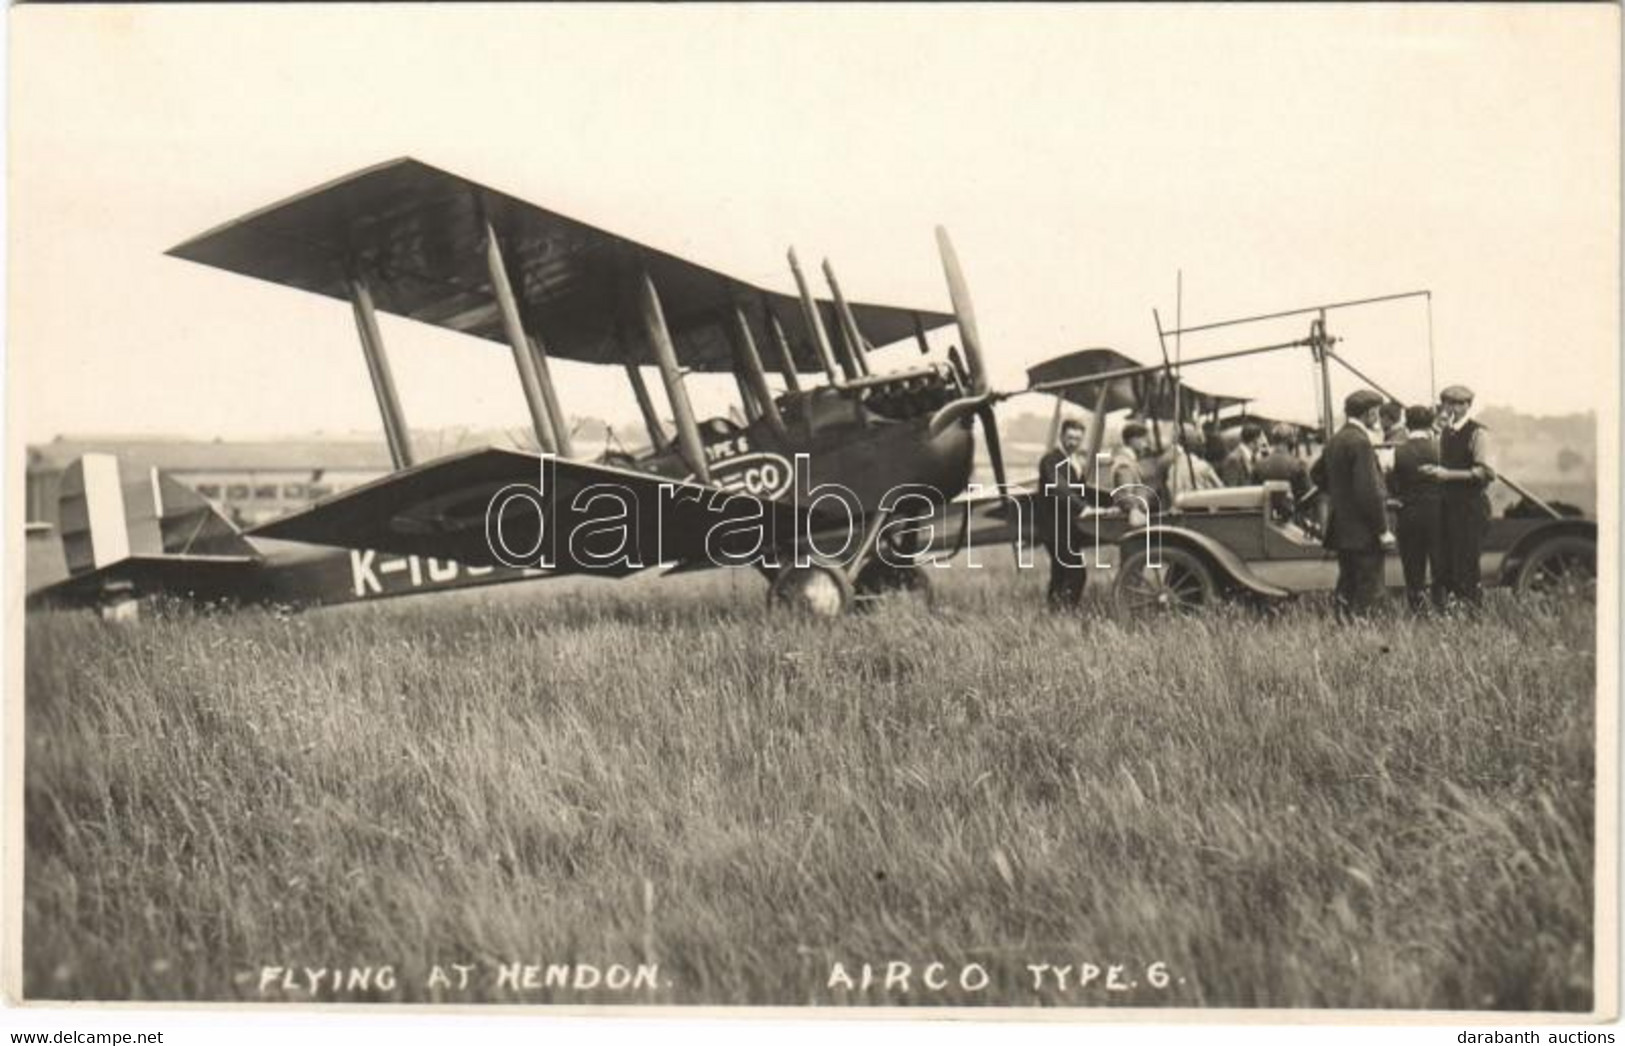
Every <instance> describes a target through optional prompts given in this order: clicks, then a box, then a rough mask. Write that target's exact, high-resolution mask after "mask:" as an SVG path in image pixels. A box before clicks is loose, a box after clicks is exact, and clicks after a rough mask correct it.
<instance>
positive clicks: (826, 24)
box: [8, 5, 1619, 441]
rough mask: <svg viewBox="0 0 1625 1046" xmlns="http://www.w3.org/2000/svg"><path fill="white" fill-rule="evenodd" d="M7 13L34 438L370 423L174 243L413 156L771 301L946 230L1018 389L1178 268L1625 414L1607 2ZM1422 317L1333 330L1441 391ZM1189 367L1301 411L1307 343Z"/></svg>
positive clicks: (1223, 300)
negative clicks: (1426, 296)
mask: <svg viewBox="0 0 1625 1046" xmlns="http://www.w3.org/2000/svg"><path fill="white" fill-rule="evenodd" d="M8 17H9V19H10V23H11V46H12V80H11V105H12V122H11V146H10V148H11V172H10V173H11V198H10V206H11V219H10V220H11V242H10V274H11V281H10V301H11V311H10V335H11V336H10V344H9V351H10V357H9V365H10V367H11V379H12V381H11V391H12V396H11V399H10V403H11V406H12V409H13V410H14V411H16V412H18V413H19V415H20V423H21V424H20V431H21V433H22V435H23V436H24V438H26V439H28V440H31V441H32V440H41V439H48V438H49V437H51V436H52V435H55V434H57V433H59V432H74V433H86V432H109V431H124V432H172V433H181V434H189V435H202V436H214V435H221V436H237V435H253V434H268V433H277V432H292V431H309V430H316V429H322V430H327V431H341V430H352V429H374V430H375V429H376V428H377V418H376V414H375V409H374V406H373V399H372V395H371V391H370V388H369V386H368V384H367V377H366V370H365V367H364V364H363V361H362V357H361V355H360V352H359V349H358V347H357V344H356V340H355V331H354V326H353V324H352V321H351V318H350V315H349V310H348V308H347V307H346V306H344V305H343V304H342V303H337V302H333V301H329V300H327V299H322V298H317V297H315V296H312V295H307V294H302V293H299V292H296V291H292V290H289V289H287V288H284V287H279V286H274V285H271V284H264V283H260V282H258V281H254V280H250V279H247V278H245V277H241V276H236V275H232V274H229V273H225V272H220V271H217V270H213V269H209V268H205V267H202V266H198V265H195V264H193V263H189V262H183V261H179V260H176V259H172V258H167V257H165V256H164V255H163V251H164V250H165V249H166V248H168V247H170V246H173V245H174V244H176V243H178V242H180V241H182V240H184V239H186V238H188V237H190V236H192V235H194V234H196V233H198V232H200V231H202V230H204V229H206V228H209V227H211V226H213V225H215V224H217V223H219V222H222V221H225V220H228V219H231V218H234V217H237V216H238V215H240V214H242V213H244V212H246V211H248V210H251V209H253V208H256V207H259V206H262V205H264V204H266V203H269V202H272V201H274V200H277V199H280V198H282V197H285V196H287V195H290V194H292V193H295V192H299V191H302V190H304V189H307V188H309V187H312V186H314V185H316V184H318V183H320V182H323V181H326V180H328V179H331V178H334V177H337V176H339V175H342V174H346V173H349V172H350V171H353V170H355V169H357V168H360V167H364V166H367V165H370V164H373V163H376V162H379V161H381V160H385V159H389V158H392V157H396V156H403V155H411V156H416V157H418V158H419V159H422V160H424V161H426V162H429V163H433V164H435V165H438V166H441V167H445V168H447V169H449V170H452V171H454V172H456V173H458V174H461V175H464V176H465V177H468V178H471V179H474V180H476V181H480V182H483V183H485V184H487V185H490V186H492V187H493V188H497V189H500V190H503V191H505V192H509V193H512V194H514V195H516V196H519V197H521V198H524V199H528V200H531V201H533V202H535V203H537V204H540V205H543V206H546V207H548V208H550V209H553V210H557V211H559V212H562V213H564V214H568V215H571V216H574V217H579V218H582V219H584V220H587V221H590V222H592V223H594V224H597V225H600V226H602V227H605V228H608V229H610V230H613V231H615V232H618V233H621V234H623V235H627V236H630V237H633V238H636V239H641V240H644V241H646V242H650V243H653V244H655V245H658V246H660V247H663V248H665V249H668V250H671V251H674V252H676V253H679V254H682V255H684V256H686V257H688V258H691V259H693V260H695V261H698V262H701V263H703V264H707V265H711V266H713V267H716V268H719V269H722V270H724V271H726V272H729V273H731V274H734V275H738V276H741V277H744V278H747V279H754V280H758V281H760V282H763V283H767V284H770V285H776V286H788V282H789V280H788V272H787V271H786V269H785V266H784V262H783V258H784V250H785V248H786V247H787V246H790V245H791V244H794V245H795V246H796V247H797V249H798V252H799V253H800V254H801V256H802V257H803V259H804V260H810V261H811V262H812V263H813V264H814V265H815V264H816V261H817V260H818V259H821V258H823V257H826V256H827V257H829V258H831V259H832V261H833V262H834V264H835V266H836V268H837V272H838V273H839V275H840V277H841V281H842V284H843V288H844V289H845V290H846V291H847V293H848V294H850V295H851V296H852V297H854V298H859V299H863V300H868V301H882V302H897V303H900V304H909V305H919V306H926V307H936V308H945V307H946V305H947V295H946V291H945V289H944V284H943V280H942V275H941V271H940V268H939V267H938V262H937V258H936V252H935V246H934V244H933V240H932V228H933V226H934V225H935V224H937V223H943V224H945V225H947V226H948V227H949V229H950V230H951V231H952V233H953V236H954V238H955V241H956V243H957V246H958V250H959V254H960V257H961V259H962V261H963V263H964V267H965V270H966V273H967V276H968V278H969V280H970V284H971V288H972V291H973V294H974V297H975V300H976V305H977V311H978V315H979V319H980V320H981V327H982V331H983V335H984V340H985V342H986V343H987V345H988V348H989V351H990V353H991V355H992V357H993V373H994V377H995V384H996V385H998V386H999V387H1003V388H1012V387H1017V386H1019V385H1020V384H1021V383H1022V373H1023V370H1024V368H1025V367H1026V366H1027V365H1030V364H1032V363H1035V362H1037V361H1038V360H1041V359H1043V358H1046V357H1048V356H1051V355H1054V354H1057V353H1061V352H1066V351H1070V350H1073V349H1077V348H1081V347H1085V346H1093V345H1109V346H1113V347H1116V348H1118V349H1120V350H1121V351H1124V352H1127V353H1129V354H1130V355H1134V356H1137V357H1139V358H1141V359H1143V360H1146V361H1152V360H1154V359H1156V358H1157V340H1156V334H1155V328H1154V327H1153V324H1152V312H1151V310H1152V308H1153V307H1156V308H1158V309H1160V310H1161V311H1162V315H1163V317H1164V320H1165V322H1171V321H1172V319H1173V316H1174V314H1175V311H1176V302H1175V279H1176V273H1178V272H1179V271H1181V270H1183V273H1184V302H1183V314H1184V319H1185V321H1186V322H1187V323H1198V322H1203V321H1208V320H1213V319H1217V318H1221V317H1226V316H1232V315H1238V314H1244V313H1250V312H1256V311H1265V310H1273V309H1282V308H1288V307H1292V306H1296V305H1303V304H1310V303H1315V302H1321V301H1328V300H1337V299H1344V298H1354V297H1363V296H1368V295H1375V294H1384V293H1390V292H1395V291H1403V290H1411V289H1418V288H1429V289H1431V290H1432V291H1433V315H1432V319H1433V337H1434V344H1435V349H1436V353H1437V370H1438V377H1439V380H1440V383H1441V384H1443V383H1448V382H1455V381H1464V382H1466V383H1468V384H1470V385H1472V386H1474V387H1475V388H1477V389H1478V391H1479V399H1480V403H1481V404H1485V403H1495V404H1510V405H1513V406H1516V407H1517V408H1518V409H1520V410H1524V411H1528V412H1535V413H1559V412H1569V411H1576V410H1586V409H1601V408H1608V407H1609V406H1610V405H1611V404H1612V403H1613V402H1614V401H1615V399H1616V391H1615V384H1614V378H1613V374H1614V372H1615V370H1616V369H1617V360H1616V358H1615V355H1614V353H1615V346H1616V337H1617V320H1616V311H1615V310H1616V304H1617V294H1618V282H1619V281H1618V274H1617V271H1616V262H1617V250H1618V221H1619V216H1618V206H1619V198H1618V197H1619V185H1618V180H1617V179H1618V169H1619V167H1618V163H1619V156H1618V148H1619V145H1618V138H1617V128H1618V126H1619V113H1618V111H1617V99H1618V97H1619V84H1618V71H1619V65H1618V62H1619V59H1618V49H1619V30H1618V19H1619V11H1618V9H1617V8H1616V7H1614V6H1611V5H1591V6H1584V7H1568V8H1551V7H1513V6H1470V7H1459V8H1454V7H1453V8H1414V7H1409V6H1404V7H1401V6H1366V5H1354V6H1337V7H1329V8H1328V7H1318V6H1316V7H1291V8H1274V7H1270V8H1265V7H1246V8H1240V9H1237V8H1209V7H1197V6H1185V7H1179V8H1177V9H1168V8H1142V7H1139V6H1127V7H1111V8H1106V9H1093V8H1078V7H1064V8H1057V7H1040V8H1022V9H1005V8H999V9H992V8H970V7H947V8H943V7H926V6H907V7H903V8H897V9H880V8H868V7H857V6H840V7H834V8H817V9H813V8H785V7H764V8H737V7H729V8H724V9H716V8H705V7H694V6H677V7H648V6H637V7H617V8H607V9H605V8H585V7H566V8H563V9H542V10H538V9H529V8H524V9H521V8H516V7H509V6H501V7H490V8H469V7H461V6H456V7H438V6H430V5H419V6H408V7H404V8H384V9H380V8H378V7H370V6H364V7H362V8H356V9H333V8H325V7H295V8H293V9H280V8H273V7H261V6H252V7H249V6H237V7H231V8H224V9H221V8H213V9H205V8H198V7H185V6H182V7H158V8H150V7H149V8H143V7H98V8H89V9H86V8H72V7H58V6H54V5H38V6H34V5H29V6H22V7H14V8H12V9H11V10H10V11H9V12H8ZM1427 320H1428V315H1427V310H1426V309H1425V307H1424V306H1423V304H1421V303H1420V302H1411V303H1406V304H1401V305H1397V306H1389V307H1384V308H1382V309H1374V310H1369V311H1366V312H1363V313H1361V312H1351V313H1348V314H1346V315H1344V316H1340V317H1334V320H1333V325H1332V326H1333V331H1334V333H1338V334H1341V335H1343V336H1345V337H1346V339H1347V340H1346V342H1345V345H1344V349H1345V351H1346V354H1347V355H1348V356H1349V358H1350V359H1351V360H1353V361H1355V362H1356V363H1357V365H1359V366H1360V367H1361V368H1362V369H1366V370H1367V372H1368V373H1370V374H1371V375H1372V376H1373V377H1376V378H1377V379H1378V380H1379V381H1382V382H1383V383H1384V384H1387V385H1390V386H1391V387H1392V388H1393V389H1394V390H1395V391H1396V392H1398V393H1399V394H1400V395H1401V396H1403V397H1405V398H1407V399H1411V398H1420V397H1423V396H1426V395H1427V393H1428V383H1429V375H1428V360H1427V349H1428V322H1427ZM1304 329H1305V328H1304V326H1303V325H1302V324H1298V323H1295V324H1291V325H1286V326H1283V327H1273V328H1270V327H1265V328H1257V329H1252V330H1242V331H1238V332H1233V333H1228V334H1226V335H1224V336H1220V337H1213V338H1210V339H1196V338H1192V339H1187V340H1186V341H1185V344H1184V345H1183V347H1182V348H1183V352H1184V354H1185V355H1186V356H1187V357H1189V356H1193V355H1198V354H1200V353H1202V352H1207V351H1219V350H1224V349H1230V348H1236V347H1240V346H1243V345H1247V344H1254V343H1258V342H1268V341H1274V340H1280V338H1281V337H1282V336H1283V335H1284V336H1287V337H1295V336H1300V335H1301V334H1302V333H1303V331H1304ZM383 333H384V337H385V341H386V343H387V345H388V349H389V352H390V355H391V359H392V361H393V364H394V368H395V372H396V378H397V382H398V384H399V386H400V390H401V395H402V399H403V402H404V406H405V410H406V413H407V415H408V419H409V421H410V422H411V424H413V425H414V426H415V427H429V426H437V427H438V426H448V425H469V426H472V427H481V428H483V427H490V426H509V425H511V426H513V427H514V428H515V429H518V428H520V427H521V426H522V425H523V424H524V419H525V417H526V413H525V409H524V405H523V401H522V399H521V397H520V393H519V391H518V387H517V384H516V382H515V379H514V374H513V365H512V361H511V358H510V357H509V356H508V354H507V353H506V352H505V351H504V350H503V349H502V348H501V347H500V346H495V345H492V344H490V343H484V342H476V341H473V340H471V339H466V338H462V337H459V336H456V335H450V334H446V333H443V332H440V331H436V330H433V329H431V328H428V327H424V326H422V325H419V324H414V323H411V322H409V321H404V320H398V319H394V318H390V317H385V318H384V320H383ZM912 351H913V350H912V349H907V348H905V349H900V350H895V352H894V353H893V354H894V355H895V356H896V358H897V359H898V360H899V362H904V361H907V360H909V359H911V358H912ZM555 377H556V378H557V379H558V380H559V383H560V386H561V388H560V392H561V396H562V398H563V399H564V401H565V406H566V409H567V410H568V411H569V412H571V413H574V414H598V415H601V416H609V417H612V418H613V417H635V416H636V414H635V408H634V407H633V404H632V400H631V397H630V395H629V393H628V392H627V391H626V388H625V383H624V377H623V376H622V375H620V374H619V373H618V372H609V373H597V372H596V371H595V370H594V369H593V368H590V367H583V366H579V365H568V364H564V365H556V368H555ZM1190 380H1191V381H1192V383H1193V384H1197V385H1199V386H1203V387H1211V388H1213V389H1214V390H1215V391H1230V392H1236V393H1241V394H1247V395H1252V396H1255V397H1257V399H1258V401H1259V404H1258V406H1259V409H1261V410H1266V411H1271V412H1274V413H1278V414H1282V415H1286V416H1294V417H1301V418H1305V419H1309V418H1312V417H1313V414H1314V409H1315V407H1314V400H1313V398H1312V396H1313V388H1314V385H1313V379H1312V375H1311V372H1310V368H1309V366H1308V365H1307V363H1306V362H1305V361H1304V359H1302V358H1300V357H1299V356H1298V354H1296V353H1294V354H1293V358H1292V359H1286V358H1272V359H1269V360H1262V361H1261V360H1254V361H1251V362H1249V363H1245V364H1234V365H1216V366H1215V367H1213V368H1211V370H1210V372H1204V373H1203V374H1202V375H1201V376H1200V377H1198V376H1197V375H1196V373H1195V372H1192V373H1191V375H1190ZM1351 387H1352V384H1351V382H1350V381H1347V380H1344V378H1343V377H1342V376H1340V377H1339V378H1338V380H1337V395H1338V397H1339V398H1341V395H1342V393H1343V392H1345V391H1347V389H1349V388H1351ZM729 388H730V390H731V384H730V386H729ZM730 396H731V391H730ZM699 398H700V399H701V407H702V409H709V410H714V409H717V408H719V407H720V406H721V405H722V404H723V403H724V402H726V401H725V400H723V399H722V398H721V397H720V395H719V392H718V389H716V388H713V389H710V390H701V395H700V397H699ZM1011 406H1012V408H1013V409H1015V410H1018V411H1019V410H1022V409H1031V410H1040V411H1043V410H1047V409H1048V406H1047V404H1045V403H1043V402H1041V401H1040V400H1038V399H1037V398H1033V399H1030V400H1018V401H1016V402H1015V403H1014V404H1012V405H1011Z"/></svg>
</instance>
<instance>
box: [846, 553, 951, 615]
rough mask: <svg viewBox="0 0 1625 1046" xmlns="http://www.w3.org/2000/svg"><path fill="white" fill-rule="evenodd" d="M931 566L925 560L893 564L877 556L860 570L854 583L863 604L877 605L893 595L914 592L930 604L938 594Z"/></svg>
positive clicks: (907, 594) (858, 598)
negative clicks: (925, 563)
mask: <svg viewBox="0 0 1625 1046" xmlns="http://www.w3.org/2000/svg"><path fill="white" fill-rule="evenodd" d="M930 569H931V568H929V567H927V566H924V565H923V564H915V565H913V566H893V565H892V564H890V563H885V562H882V561H881V560H879V559H874V560H871V561H870V562H869V564H868V565H867V566H865V567H864V568H863V569H862V570H860V571H858V579H857V582H856V583H855V584H854V585H853V589H854V591H855V592H856V595H857V600H858V606H859V607H860V608H862V607H867V606H873V605H874V603H875V601H877V600H879V599H883V598H884V597H886V596H891V595H904V596H913V597H915V598H917V599H919V600H920V601H921V602H923V603H924V604H925V605H926V606H930V605H931V603H932V601H933V599H934V598H935V596H936V592H935V589H934V588H933V586H932V581H931V573H930Z"/></svg>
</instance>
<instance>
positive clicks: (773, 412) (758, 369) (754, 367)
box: [732, 305, 790, 440]
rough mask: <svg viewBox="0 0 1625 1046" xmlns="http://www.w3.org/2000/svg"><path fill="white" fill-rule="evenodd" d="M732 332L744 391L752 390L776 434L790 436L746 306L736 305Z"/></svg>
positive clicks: (736, 362) (737, 375)
mask: <svg viewBox="0 0 1625 1046" xmlns="http://www.w3.org/2000/svg"><path fill="white" fill-rule="evenodd" d="M732 334H733V349H734V361H735V364H736V366H735V369H734V375H735V376H736V377H738V378H739V379H740V389H741V391H746V392H749V393H750V398H752V399H754V400H755V401H756V405H757V406H758V407H759V408H760V410H761V413H762V415H763V416H764V417H766V418H767V424H768V427H769V428H771V429H772V430H773V435H775V436H777V437H778V438H779V439H781V440H788V439H789V438H790V434H789V433H788V432H786V431H785V428H784V417H783V416H782V415H781V414H780V413H779V405H778V404H777V403H774V402H773V390H772V389H770V388H768V387H767V372H766V371H764V370H762V357H761V355H760V354H759V353H758V352H757V351H756V338H755V337H754V336H752V335H751V332H750V323H749V322H748V321H747V320H746V319H745V310H743V309H741V308H740V307H739V306H737V305H735V306H734V308H733V331H732Z"/></svg>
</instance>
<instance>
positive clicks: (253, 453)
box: [28, 436, 390, 472]
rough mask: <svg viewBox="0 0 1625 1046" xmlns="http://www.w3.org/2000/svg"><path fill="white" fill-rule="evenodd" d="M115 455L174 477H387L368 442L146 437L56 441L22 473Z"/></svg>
mask: <svg viewBox="0 0 1625 1046" xmlns="http://www.w3.org/2000/svg"><path fill="white" fill-rule="evenodd" d="M91 453H105V454H116V455H118V457H119V458H120V460H123V461H128V462H131V463H132V464H135V465H138V466H142V467H147V466H153V465H156V466H158V467H159V468H163V469H168V470H171V471H178V472H188V471H191V472H199V471H205V470H207V471H219V470H222V469H230V470H233V471H250V472H252V471H277V472H284V471H285V472H294V471H303V470H307V469H310V470H314V469H358V470H369V471H371V470H378V471H383V472H387V471H389V468H390V462H389V448H388V447H387V446H386V445H385V444H384V441H383V440H382V439H381V438H378V437H372V438H369V439H358V438H354V437H351V438H333V439H322V438H319V437H300V438H296V439H285V440H222V439H215V440H198V439H184V438H180V437H176V438H162V437H158V438H155V437H151V436H137V437H125V436H58V437H57V438H56V439H53V440H51V442H49V443H35V444H31V445H30V446H29V448H28V471H30V472H59V471H61V470H62V469H64V468H66V467H67V466H68V464H69V462H71V461H73V460H74V459H75V458H78V457H80V456H82V455H84V454H91Z"/></svg>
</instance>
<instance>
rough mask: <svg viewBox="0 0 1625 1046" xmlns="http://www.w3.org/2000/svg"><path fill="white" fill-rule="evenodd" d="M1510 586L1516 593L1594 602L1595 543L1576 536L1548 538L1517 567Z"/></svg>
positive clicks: (1595, 578) (1595, 589)
mask: <svg viewBox="0 0 1625 1046" xmlns="http://www.w3.org/2000/svg"><path fill="white" fill-rule="evenodd" d="M1513 585H1514V587H1515V588H1516V589H1517V591H1519V592H1539V593H1544V594H1549V595H1561V596H1584V597H1586V598H1593V597H1595V596H1596V594H1597V543H1596V542H1595V541H1592V540H1591V539H1589V538H1583V537H1580V536H1579V535H1578V534H1562V535H1559V536H1557V537H1554V538H1548V539H1547V540H1545V541H1542V542H1541V543H1540V544H1538V545H1536V546H1535V548H1534V550H1533V551H1532V552H1530V553H1529V555H1528V557H1527V558H1526V559H1525V560H1524V561H1523V564H1522V565H1521V566H1519V567H1518V576H1517V579H1516V580H1515V581H1514V582H1513Z"/></svg>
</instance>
